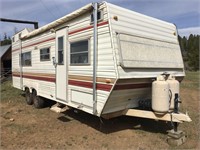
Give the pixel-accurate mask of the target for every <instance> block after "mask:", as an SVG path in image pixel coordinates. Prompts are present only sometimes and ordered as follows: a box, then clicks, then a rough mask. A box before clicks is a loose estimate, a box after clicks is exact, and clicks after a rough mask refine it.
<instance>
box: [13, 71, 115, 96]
mask: <svg viewBox="0 0 200 150" xmlns="http://www.w3.org/2000/svg"><path fill="white" fill-rule="evenodd" d="M13 76H14V77H20V75H19V74H13ZM22 78H27V79H34V80H42V81H47V82H55V81H56V79H55V78H50V77H49V78H48V77H42V76H30V75H22ZM68 84H69V85H74V86H79V87H86V88H91V89H92V88H93V84H92V83H91V82H84V81H75V80H68ZM111 88H112V85H109V84H100V83H97V90H102V91H108V92H109V91H110V90H111Z"/></svg>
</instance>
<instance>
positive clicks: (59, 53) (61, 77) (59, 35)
mask: <svg viewBox="0 0 200 150" xmlns="http://www.w3.org/2000/svg"><path fill="white" fill-rule="evenodd" d="M67 31H68V29H67V28H62V29H60V30H57V31H56V60H57V66H56V98H57V99H58V100H61V101H65V102H67V87H68V75H67V71H68V69H67V68H68V67H67V66H68V60H67V47H68V46H67V45H68V44H67V43H68V41H67V37H68V32H67Z"/></svg>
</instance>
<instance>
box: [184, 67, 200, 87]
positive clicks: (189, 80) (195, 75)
mask: <svg viewBox="0 0 200 150" xmlns="http://www.w3.org/2000/svg"><path fill="white" fill-rule="evenodd" d="M199 81H200V72H199V71H197V72H188V71H187V72H186V76H185V78H184V79H183V82H182V83H181V84H180V85H181V88H187V89H198V90H199V89H200V84H199Z"/></svg>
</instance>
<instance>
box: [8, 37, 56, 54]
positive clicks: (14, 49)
mask: <svg viewBox="0 0 200 150" xmlns="http://www.w3.org/2000/svg"><path fill="white" fill-rule="evenodd" d="M52 40H55V37H53V38H50V39H46V40H43V41H40V42H36V43H33V44H30V45H27V46H24V47H22V49H23V48H27V47H30V46H34V45H37V44H41V43H44V42H48V41H52ZM18 50H20V48H17V49H13V50H12V51H18Z"/></svg>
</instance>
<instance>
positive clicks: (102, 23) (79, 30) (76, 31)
mask: <svg viewBox="0 0 200 150" xmlns="http://www.w3.org/2000/svg"><path fill="white" fill-rule="evenodd" d="M106 24H108V21H105V22H101V23H98V24H97V26H98V27H99V26H103V25H106ZM92 28H93V26H88V27H85V28H81V29H76V30H74V31H70V32H69V35H71V34H75V33H78V32H82V31H85V30H88V29H92Z"/></svg>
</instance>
